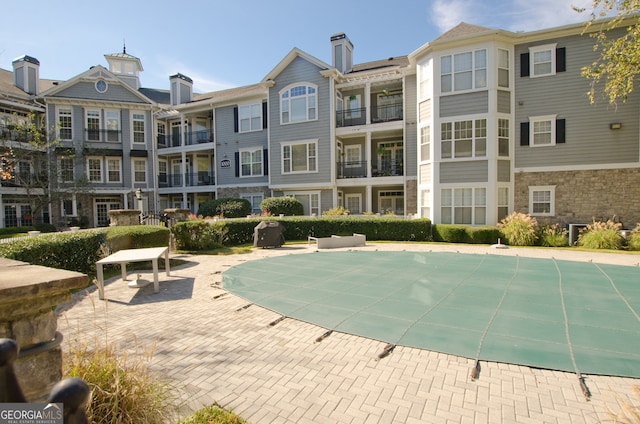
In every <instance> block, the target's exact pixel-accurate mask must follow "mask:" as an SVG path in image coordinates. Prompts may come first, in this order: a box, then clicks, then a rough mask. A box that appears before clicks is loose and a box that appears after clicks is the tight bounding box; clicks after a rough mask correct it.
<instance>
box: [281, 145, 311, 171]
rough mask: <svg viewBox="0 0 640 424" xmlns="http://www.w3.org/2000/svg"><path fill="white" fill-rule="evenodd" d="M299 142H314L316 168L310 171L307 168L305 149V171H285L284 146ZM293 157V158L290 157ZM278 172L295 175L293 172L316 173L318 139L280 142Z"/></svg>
mask: <svg viewBox="0 0 640 424" xmlns="http://www.w3.org/2000/svg"><path fill="white" fill-rule="evenodd" d="M299 144H304V145H309V144H314V145H315V150H316V156H315V162H316V169H315V170H312V171H310V170H309V153H308V151H307V170H306V171H293V170H291V171H289V172H285V170H284V160H285V157H284V148H285V147H286V146H297V145H299ZM291 159H293V158H291ZM280 173H281V174H282V175H295V174H317V173H318V139H317V138H316V139H309V140H299V141H286V142H282V143H280Z"/></svg>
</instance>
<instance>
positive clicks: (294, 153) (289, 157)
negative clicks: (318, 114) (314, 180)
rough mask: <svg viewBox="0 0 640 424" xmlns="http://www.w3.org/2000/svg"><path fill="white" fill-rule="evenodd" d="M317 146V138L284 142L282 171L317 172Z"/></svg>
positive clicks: (285, 172)
mask: <svg viewBox="0 0 640 424" xmlns="http://www.w3.org/2000/svg"><path fill="white" fill-rule="evenodd" d="M317 148H318V141H317V140H313V141H302V142H297V143H296V142H293V143H284V144H282V173H283V174H295V173H302V172H316V171H317Z"/></svg>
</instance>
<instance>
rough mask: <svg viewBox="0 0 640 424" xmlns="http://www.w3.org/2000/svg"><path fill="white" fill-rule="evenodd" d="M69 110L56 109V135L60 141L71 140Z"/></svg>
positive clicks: (71, 131) (71, 128)
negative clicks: (57, 134)
mask: <svg viewBox="0 0 640 424" xmlns="http://www.w3.org/2000/svg"><path fill="white" fill-rule="evenodd" d="M71 117H72V115H71V109H58V128H59V129H58V133H59V134H60V140H71V139H73V126H72V119H71Z"/></svg>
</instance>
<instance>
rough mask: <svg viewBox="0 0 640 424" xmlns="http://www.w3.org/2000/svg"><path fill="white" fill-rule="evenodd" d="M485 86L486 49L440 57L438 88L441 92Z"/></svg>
mask: <svg viewBox="0 0 640 424" xmlns="http://www.w3.org/2000/svg"><path fill="white" fill-rule="evenodd" d="M486 86H487V50H485V49H482V50H475V51H470V52H463V53H456V54H451V55H445V56H441V57H440V89H441V91H442V92H443V93H450V92H455V91H465V90H472V89H478V88H485V87H486Z"/></svg>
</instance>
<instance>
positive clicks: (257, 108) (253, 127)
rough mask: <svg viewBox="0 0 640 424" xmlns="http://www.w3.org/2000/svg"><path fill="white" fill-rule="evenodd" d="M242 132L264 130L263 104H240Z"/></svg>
mask: <svg viewBox="0 0 640 424" xmlns="http://www.w3.org/2000/svg"><path fill="white" fill-rule="evenodd" d="M238 113H239V116H238V118H239V120H240V132H249V131H260V130H262V104H261V103H255V104H251V105H245V106H240V107H239V108H238Z"/></svg>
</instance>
